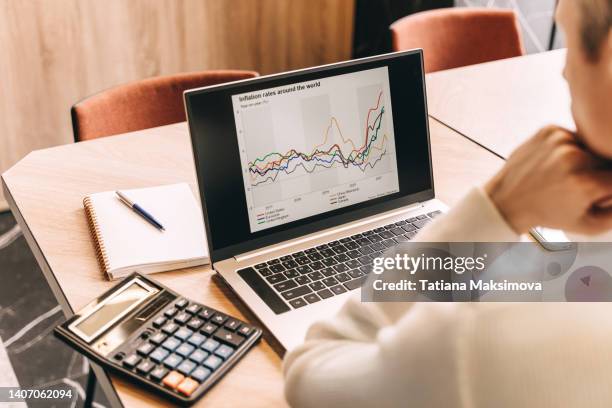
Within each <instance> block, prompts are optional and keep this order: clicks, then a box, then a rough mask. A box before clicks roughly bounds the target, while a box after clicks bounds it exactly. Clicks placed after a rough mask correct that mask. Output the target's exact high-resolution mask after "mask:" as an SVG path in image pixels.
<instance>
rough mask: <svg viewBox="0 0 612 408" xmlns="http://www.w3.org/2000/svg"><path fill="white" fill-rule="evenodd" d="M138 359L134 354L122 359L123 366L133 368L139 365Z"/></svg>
mask: <svg viewBox="0 0 612 408" xmlns="http://www.w3.org/2000/svg"><path fill="white" fill-rule="evenodd" d="M140 360H141V359H140V357H138V356H137V355H136V354H130V355H129V356H127V357H126V358H124V359H123V365H124V366H125V367H127V368H130V369H131V368H134V367H136V365H137V364H138V363H140Z"/></svg>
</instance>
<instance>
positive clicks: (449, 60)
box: [389, 7, 524, 72]
mask: <svg viewBox="0 0 612 408" xmlns="http://www.w3.org/2000/svg"><path fill="white" fill-rule="evenodd" d="M389 28H390V30H391V37H392V42H393V49H394V51H400V50H407V49H411V48H423V51H424V58H425V71H426V72H433V71H440V70H443V69H450V68H457V67H462V66H465V65H472V64H478V63H481V62H487V61H494V60H498V59H503V58H510V57H518V56H520V55H523V53H524V51H523V41H522V37H521V32H520V29H519V25H518V21H517V19H516V15H515V14H514V11H512V10H500V9H488V8H464V7H458V8H445V9H436V10H431V11H424V12H421V13H416V14H412V15H409V16H406V17H404V18H402V19H400V20H397V21H396V22H395V23H393V24H392V25H391V26H390V27H389Z"/></svg>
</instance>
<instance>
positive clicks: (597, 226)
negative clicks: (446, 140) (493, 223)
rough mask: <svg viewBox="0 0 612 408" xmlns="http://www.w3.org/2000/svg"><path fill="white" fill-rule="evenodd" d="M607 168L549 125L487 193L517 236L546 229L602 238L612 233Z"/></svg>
mask: <svg viewBox="0 0 612 408" xmlns="http://www.w3.org/2000/svg"><path fill="white" fill-rule="evenodd" d="M604 165H605V162H604V161H603V160H602V159H600V158H598V157H596V156H595V155H593V154H592V153H590V152H588V151H587V150H586V149H585V148H584V147H583V146H582V145H581V144H580V142H579V141H578V139H577V138H576V136H575V135H574V134H572V133H571V132H569V131H567V130H565V129H562V128H558V127H554V126H549V127H546V128H544V129H542V130H541V131H540V132H538V133H537V134H536V135H535V136H534V137H532V138H531V139H530V140H528V141H527V142H525V143H524V144H523V145H521V146H520V147H519V148H518V149H517V150H516V151H515V152H514V153H512V155H511V156H510V158H509V159H508V161H507V162H506V164H505V165H504V167H503V168H502V169H501V170H500V172H499V173H498V174H497V175H495V176H494V177H493V178H492V179H491V180H490V181H489V182H488V183H487V184H486V185H485V191H486V192H487V194H488V195H489V197H490V198H491V200H492V201H493V202H494V203H495V205H496V206H497V208H498V209H499V211H500V212H501V214H502V215H503V216H504V218H505V219H506V221H507V222H508V223H509V224H510V226H511V227H512V228H513V229H514V230H515V231H516V232H518V233H525V232H527V231H528V230H529V229H530V228H533V227H536V226H542V227H549V228H556V229H562V230H565V231H568V232H575V233H583V234H598V233H602V232H605V231H607V230H609V229H612V209H610V208H606V205H609V202H610V198H611V197H612V171H610V170H605V169H604ZM602 203H605V204H603V205H602Z"/></svg>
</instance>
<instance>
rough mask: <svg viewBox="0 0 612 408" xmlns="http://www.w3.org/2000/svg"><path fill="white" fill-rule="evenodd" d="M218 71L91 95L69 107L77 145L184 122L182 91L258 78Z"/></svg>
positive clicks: (156, 79) (147, 81) (138, 83)
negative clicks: (91, 140)
mask: <svg viewBox="0 0 612 408" xmlns="http://www.w3.org/2000/svg"><path fill="white" fill-rule="evenodd" d="M257 75H258V74H257V72H253V71H238V70H219V71H201V72H191V73H182V74H177V75H169V76H160V77H153V78H147V79H144V80H141V81H136V82H131V83H128V84H125V85H120V86H117V87H114V88H111V89H108V90H105V91H102V92H100V93H97V94H95V95H92V96H90V97H88V98H86V99H84V100H82V101H80V102H78V103H76V104H75V105H74V106H72V109H71V116H72V129H73V132H74V140H75V141H76V142H79V141H83V140H90V139H95V138H98V137H104V136H110V135H116V134H119V133H125V132H132V131H136V130H142V129H148V128H152V127H156V126H163V125H169V124H171V123H177V122H182V121H184V120H185V108H184V106H183V91H185V90H186V89H191V88H198V87H201V86H207V85H214V84H219V83H222V82H229V81H237V80H240V79H246V78H252V77H255V76H257Z"/></svg>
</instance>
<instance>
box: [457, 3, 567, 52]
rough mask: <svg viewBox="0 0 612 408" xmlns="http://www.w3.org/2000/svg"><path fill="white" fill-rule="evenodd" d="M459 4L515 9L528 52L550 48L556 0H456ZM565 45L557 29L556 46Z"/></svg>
mask: <svg viewBox="0 0 612 408" xmlns="http://www.w3.org/2000/svg"><path fill="white" fill-rule="evenodd" d="M455 4H456V5H457V6H468V7H498V8H511V9H513V10H514V11H515V12H516V14H517V16H518V19H519V23H520V24H521V29H522V32H523V40H524V43H525V49H526V51H527V52H528V53H535V52H542V51H546V50H548V43H549V39H550V31H551V27H552V21H553V14H554V10H555V0H456V1H455ZM563 46H564V40H563V36H562V34H561V33H559V31H557V36H556V37H555V44H554V48H562V47H563Z"/></svg>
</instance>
